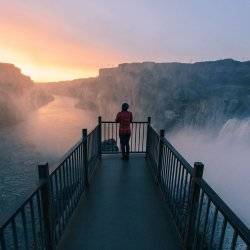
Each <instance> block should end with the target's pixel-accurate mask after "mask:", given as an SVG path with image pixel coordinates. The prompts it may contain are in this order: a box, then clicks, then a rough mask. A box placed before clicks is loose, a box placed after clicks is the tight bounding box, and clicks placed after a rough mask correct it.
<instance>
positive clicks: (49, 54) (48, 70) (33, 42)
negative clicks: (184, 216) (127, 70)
mask: <svg viewBox="0 0 250 250" xmlns="http://www.w3.org/2000/svg"><path fill="white" fill-rule="evenodd" d="M15 17H17V18H16V19H15V18H14V19H9V18H8V15H7V14H6V16H0V33H1V34H4V35H2V36H0V62H2V63H11V64H14V65H15V66H16V67H18V68H20V69H21V71H22V73H23V74H25V75H27V76H29V77H31V79H32V80H33V81H35V82H51V81H63V80H72V79H77V78H87V77H95V76H97V75H98V72H99V68H102V67H107V66H109V65H110V64H111V62H112V64H114V63H115V64H116V63H119V62H118V61H119V59H117V55H116V54H115V53H114V52H113V51H108V50H105V51H104V50H103V49H102V48H99V47H98V46H96V45H93V44H90V43H87V42H85V41H81V40H78V38H76V37H73V38H72V37H71V36H69V35H67V32H65V31H64V30H63V29H64V26H63V23H61V24H60V23H59V24H58V23H57V21H56V20H50V21H51V23H49V24H48V23H46V22H45V23H36V25H34V23H33V22H30V20H22V19H19V18H18V15H16V16H15ZM32 18H33V17H32ZM34 18H35V17H34Z"/></svg>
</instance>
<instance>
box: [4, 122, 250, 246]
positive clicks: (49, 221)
mask: <svg viewBox="0 0 250 250" xmlns="http://www.w3.org/2000/svg"><path fill="white" fill-rule="evenodd" d="M150 121H151V119H150V117H149V118H148V121H146V122H145V121H144V122H132V124H131V138H130V142H129V143H130V152H131V157H130V160H129V161H123V160H121V159H120V157H121V155H120V154H119V153H120V151H121V150H120V141H119V136H118V133H119V126H118V124H117V123H115V122H113V121H111V122H108V121H102V120H101V117H99V119H98V124H97V126H96V127H95V128H94V129H93V130H92V131H91V132H90V133H87V129H83V131H82V138H81V139H80V140H79V141H78V142H77V143H76V144H75V145H74V146H73V147H72V148H71V149H70V150H69V151H68V152H67V153H66V154H65V155H64V156H63V157H62V159H61V160H60V161H59V162H58V163H57V164H55V165H54V166H49V164H48V163H44V164H39V165H38V174H39V182H38V184H37V186H36V187H35V188H34V190H32V191H31V192H30V193H29V194H27V196H26V198H25V200H24V201H23V202H22V203H21V204H19V206H17V207H14V208H13V211H10V214H8V215H5V216H4V217H3V218H0V250H8V249H15V250H18V249H27V250H29V249H43V250H44V249H46V250H55V249H62V250H63V249H65V250H78V249H79V250H95V249H96V250H112V249H138V250H140V249H142V250H144V249H146V250H151V249H152V250H172V249H173V250H175V249H187V250H191V249H204V250H207V249H211V250H213V249H216V250H217V249H218V250H221V249H231V250H236V249H237V250H239V249H240V250H241V249H242V250H249V249H250V231H249V229H248V228H247V226H246V225H245V224H244V223H243V222H242V221H241V220H240V219H239V218H238V217H237V216H236V215H235V214H234V212H233V211H232V210H231V209H230V208H229V207H228V206H227V204H226V203H225V202H224V201H223V200H222V199H221V198H220V197H219V196H218V195H217V194H216V192H215V191H214V190H213V189H212V188H211V187H210V186H209V185H208V183H207V182H206V181H205V180H204V179H203V178H202V176H203V170H204V165H203V164H202V163H201V162H195V163H194V165H193V166H191V165H190V164H189V163H188V162H187V161H186V160H185V159H184V158H183V157H182V156H181V154H180V153H179V152H178V151H177V150H176V149H175V148H174V147H173V146H172V145H171V143H170V142H169V141H168V140H167V139H166V138H165V134H164V130H160V133H157V131H156V130H155V129H154V128H153V127H152V126H151V124H150Z"/></svg>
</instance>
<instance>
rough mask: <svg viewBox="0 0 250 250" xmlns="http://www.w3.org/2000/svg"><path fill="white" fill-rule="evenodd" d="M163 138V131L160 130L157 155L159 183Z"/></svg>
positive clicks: (159, 178) (158, 180)
mask: <svg viewBox="0 0 250 250" xmlns="http://www.w3.org/2000/svg"><path fill="white" fill-rule="evenodd" d="M164 136H165V130H164V129H161V130H160V138H159V152H158V153H159V154H158V164H157V182H158V184H159V183H160V180H161V170H162V154H163V139H164Z"/></svg>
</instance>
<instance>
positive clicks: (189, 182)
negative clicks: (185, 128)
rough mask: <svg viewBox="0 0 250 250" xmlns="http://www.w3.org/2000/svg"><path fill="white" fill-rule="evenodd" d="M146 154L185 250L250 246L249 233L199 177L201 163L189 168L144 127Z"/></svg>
mask: <svg viewBox="0 0 250 250" xmlns="http://www.w3.org/2000/svg"><path fill="white" fill-rule="evenodd" d="M147 141H148V142H147V153H146V156H147V158H148V159H149V161H150V163H151V164H150V165H151V166H152V170H153V173H154V177H155V179H156V182H157V184H158V185H159V187H160V189H161V191H162V193H163V196H164V198H165V200H166V203H167V204H168V206H169V208H170V211H171V214H172V216H173V219H174V222H175V224H176V227H177V229H178V232H179V235H180V237H181V239H182V242H183V246H184V248H185V249H248V250H249V249H250V232H249V229H248V228H247V227H246V226H245V225H244V223H243V222H242V221H241V220H240V219H239V218H238V217H237V216H236V215H235V214H234V213H233V212H232V210H231V209H230V208H229V207H228V206H227V205H226V204H225V202H224V201H223V200H222V199H221V198H220V197H219V196H218V195H217V194H216V193H215V192H214V191H213V189H212V188H211V187H210V186H209V185H208V184H207V183H206V182H205V181H204V179H202V175H203V168H204V166H203V164H202V163H200V162H196V163H195V164H194V167H192V166H191V165H190V164H189V163H188V162H187V161H186V160H185V159H184V158H183V157H182V156H181V155H180V154H179V153H178V152H177V151H176V149H175V148H174V147H173V146H172V145H171V144H170V143H169V142H168V141H167V139H166V138H165V137H164V130H161V131H160V134H158V133H157V132H156V131H155V130H154V129H153V128H152V127H151V126H150V125H149V127H148V140H147Z"/></svg>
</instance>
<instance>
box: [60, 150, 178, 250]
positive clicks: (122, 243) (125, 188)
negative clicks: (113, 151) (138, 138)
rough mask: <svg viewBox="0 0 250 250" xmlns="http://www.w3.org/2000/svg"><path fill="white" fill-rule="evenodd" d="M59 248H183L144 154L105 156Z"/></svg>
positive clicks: (109, 249)
mask: <svg viewBox="0 0 250 250" xmlns="http://www.w3.org/2000/svg"><path fill="white" fill-rule="evenodd" d="M59 249H65V250H66V249H67V250H71V249H74V250H75V249H79V250H81V249H84V250H92V249H93V250H118V249H119V250H121V249H126V250H129V249H137V250H141V249H145V250H151V249H152V250H165V249H169V250H171V249H173V250H175V249H181V246H180V241H179V239H178V237H177V232H176V230H175V227H174V225H173V224H172V221H171V218H170V215H169V213H168V210H167V208H166V206H165V205H164V202H163V200H162V197H161V194H160V192H159V189H158V187H157V186H156V184H155V183H154V180H153V178H152V175H151V171H150V168H149V166H148V165H147V164H146V162H145V160H144V155H132V156H131V159H130V161H129V162H123V161H122V160H120V158H119V156H117V155H116V156H111V155H110V156H103V160H102V164H101V166H100V167H99V168H98V169H97V172H96V174H95V176H94V178H93V180H92V182H91V186H90V190H89V192H88V193H87V195H86V196H85V197H82V199H81V201H80V203H79V205H78V208H77V210H76V211H75V213H74V215H73V217H72V219H71V222H70V224H69V226H68V228H67V230H66V231H65V234H64V236H63V238H62V241H61V243H60V245H59Z"/></svg>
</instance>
